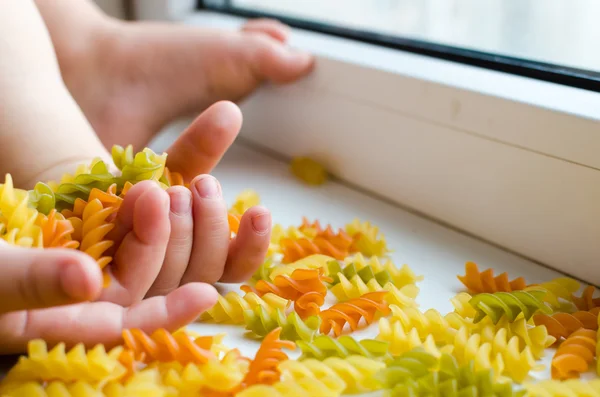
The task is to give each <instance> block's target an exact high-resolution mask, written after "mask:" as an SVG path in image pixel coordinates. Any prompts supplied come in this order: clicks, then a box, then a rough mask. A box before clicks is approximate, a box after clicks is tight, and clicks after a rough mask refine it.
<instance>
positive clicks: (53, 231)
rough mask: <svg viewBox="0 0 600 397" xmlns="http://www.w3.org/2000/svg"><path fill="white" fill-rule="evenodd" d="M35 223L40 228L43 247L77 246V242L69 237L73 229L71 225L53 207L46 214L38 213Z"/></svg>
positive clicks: (74, 247)
mask: <svg viewBox="0 0 600 397" xmlns="http://www.w3.org/2000/svg"><path fill="white" fill-rule="evenodd" d="M36 223H37V225H38V226H39V227H40V228H41V230H42V236H43V240H44V247H45V248H51V247H60V248H68V249H77V248H78V247H79V242H78V241H75V240H73V238H72V237H71V235H72V233H73V232H74V231H75V229H74V228H73V225H72V224H71V222H70V221H68V220H66V219H65V217H64V216H62V215H61V214H60V213H58V212H56V210H55V209H54V208H53V209H52V210H50V213H49V214H48V216H46V215H44V214H42V213H40V214H38V218H37V220H36Z"/></svg>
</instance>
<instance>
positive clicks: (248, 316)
mask: <svg viewBox="0 0 600 397" xmlns="http://www.w3.org/2000/svg"><path fill="white" fill-rule="evenodd" d="M244 318H245V322H246V329H247V330H249V331H251V332H252V333H253V334H254V335H256V336H259V337H263V336H265V335H267V334H268V333H269V332H272V331H273V330H274V329H277V328H281V338H283V339H286V340H291V341H297V340H304V341H311V340H312V339H313V338H314V336H315V335H316V333H317V331H318V330H319V326H320V325H321V319H320V318H319V317H318V316H312V317H308V318H306V319H304V320H302V319H301V318H300V316H299V315H298V313H296V312H292V313H290V314H288V315H287V316H286V315H285V314H284V313H283V312H282V311H281V310H279V309H276V310H274V311H272V312H268V311H267V310H266V309H265V308H264V307H262V306H256V307H255V308H254V309H252V310H245V311H244Z"/></svg>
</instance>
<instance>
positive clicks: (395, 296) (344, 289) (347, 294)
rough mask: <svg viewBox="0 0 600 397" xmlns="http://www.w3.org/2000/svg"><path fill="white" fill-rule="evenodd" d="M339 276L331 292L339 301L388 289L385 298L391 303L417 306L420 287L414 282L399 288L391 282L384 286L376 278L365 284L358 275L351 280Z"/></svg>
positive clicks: (402, 305)
mask: <svg viewBox="0 0 600 397" xmlns="http://www.w3.org/2000/svg"><path fill="white" fill-rule="evenodd" d="M338 277H339V280H340V283H339V284H337V285H334V286H333V287H331V293H333V295H334V296H335V297H336V298H337V300H338V301H339V302H345V301H347V300H349V299H356V298H359V297H360V296H362V295H364V294H366V293H369V292H376V291H388V293H387V294H386V296H385V300H386V301H387V302H388V303H389V304H394V305H397V306H399V307H416V306H417V302H416V301H415V298H416V297H417V295H418V294H419V287H417V286H416V285H414V284H409V285H405V286H404V287H402V288H400V289H398V288H396V286H395V285H394V284H392V283H390V282H388V283H387V284H385V285H384V286H383V287H382V286H381V285H379V283H377V280H375V279H371V280H369V282H368V283H366V284H365V283H364V282H363V281H362V279H361V278H360V277H358V276H354V277H352V279H351V280H348V279H347V278H346V277H344V275H342V274H341V273H340V274H338Z"/></svg>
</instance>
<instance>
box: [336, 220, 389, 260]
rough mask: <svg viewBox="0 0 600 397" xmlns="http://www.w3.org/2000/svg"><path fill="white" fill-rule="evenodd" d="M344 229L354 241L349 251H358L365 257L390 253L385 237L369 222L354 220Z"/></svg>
mask: <svg viewBox="0 0 600 397" xmlns="http://www.w3.org/2000/svg"><path fill="white" fill-rule="evenodd" d="M345 229H346V233H348V234H349V235H350V236H351V237H352V238H353V239H354V243H353V247H352V249H351V251H353V252H355V251H358V252H360V253H362V254H364V255H366V256H385V255H386V254H387V253H389V252H390V250H389V249H388V247H387V242H386V240H385V236H384V235H383V233H381V232H380V231H379V228H378V227H377V226H374V225H372V224H371V223H370V222H361V221H360V220H359V219H354V220H353V221H352V222H351V223H349V224H347V225H346V227H345Z"/></svg>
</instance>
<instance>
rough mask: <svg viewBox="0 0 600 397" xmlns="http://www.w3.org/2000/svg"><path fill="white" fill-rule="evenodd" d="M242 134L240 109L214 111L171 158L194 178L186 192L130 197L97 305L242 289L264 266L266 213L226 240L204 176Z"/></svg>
mask: <svg viewBox="0 0 600 397" xmlns="http://www.w3.org/2000/svg"><path fill="white" fill-rule="evenodd" d="M240 126H241V113H240V111H239V109H238V108H237V106H235V105H234V104H232V103H229V102H220V103H217V104H215V105H213V106H212V107H211V108H209V109H208V110H207V111H205V112H204V113H203V114H202V115H201V116H200V117H198V119H196V121H194V123H192V125H191V126H190V127H189V128H188V129H187V131H185V132H184V133H183V135H182V136H181V137H180V138H179V140H178V141H177V142H176V143H175V144H174V145H173V146H172V147H171V148H170V149H169V150H168V152H169V157H168V160H167V161H168V166H169V168H170V169H171V170H173V171H177V172H180V173H182V174H183V176H184V178H186V179H187V180H190V179H192V178H193V179H192V180H191V183H190V189H187V188H184V187H182V186H174V187H171V188H169V189H168V190H167V191H166V192H165V191H163V190H161V189H160V188H159V187H158V186H157V185H156V184H154V183H153V182H142V183H138V184H136V185H135V186H133V187H132V188H131V189H130V190H129V192H128V193H127V195H126V196H125V200H124V201H123V204H122V205H121V208H120V210H119V213H118V215H117V219H116V224H117V226H116V227H115V229H114V232H113V234H112V236H111V237H112V238H113V239H114V241H115V246H116V247H118V248H117V250H116V252H115V254H114V261H113V264H112V265H111V271H112V275H113V276H114V280H113V282H112V283H111V285H110V286H109V287H108V289H106V290H105V291H104V292H103V294H102V298H101V299H102V300H108V301H110V302H114V303H119V304H122V305H130V304H133V303H135V302H139V301H140V300H142V299H143V298H144V297H151V296H157V295H165V294H167V293H169V292H171V291H173V290H174V289H176V288H177V287H178V286H180V285H183V284H186V283H191V282H206V283H210V284H212V283H215V282H217V281H223V282H236V281H244V280H246V279H248V278H249V277H250V276H251V275H252V273H253V272H254V271H255V270H256V269H257V268H258V266H259V265H260V264H261V263H262V262H263V261H264V258H265V255H266V252H267V249H268V246H269V240H270V231H271V215H270V213H269V212H268V211H267V210H266V209H264V208H262V207H254V208H251V209H250V210H248V211H247V212H246V213H245V214H244V216H243V217H242V220H241V224H240V228H239V232H238V234H237V236H236V237H235V238H234V239H233V240H230V232H229V224H228V221H227V205H226V203H225V201H224V199H223V196H222V191H221V186H220V184H219V182H218V181H217V180H216V179H215V178H214V177H212V176H210V175H207V174H203V173H208V172H210V171H211V170H212V168H213V167H214V166H215V165H216V163H217V162H218V161H219V160H220V158H221V157H222V155H223V153H225V151H226V150H227V148H228V147H229V146H230V145H231V143H232V142H233V139H234V138H235V136H237V133H238V132H239V129H240ZM197 174H201V175H198V176H196V177H193V176H194V175H197Z"/></svg>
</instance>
